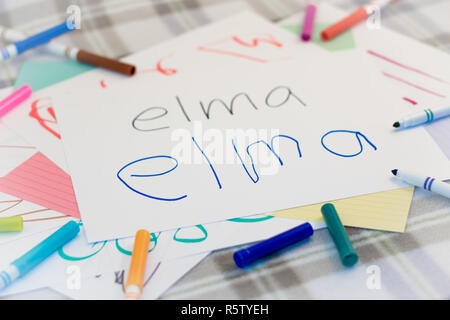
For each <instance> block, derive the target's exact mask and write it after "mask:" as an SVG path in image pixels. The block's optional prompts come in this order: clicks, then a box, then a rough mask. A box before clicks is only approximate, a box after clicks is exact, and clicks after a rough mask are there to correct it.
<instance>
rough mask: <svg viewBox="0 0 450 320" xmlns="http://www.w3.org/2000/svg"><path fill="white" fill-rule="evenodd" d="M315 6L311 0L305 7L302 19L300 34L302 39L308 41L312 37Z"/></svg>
mask: <svg viewBox="0 0 450 320" xmlns="http://www.w3.org/2000/svg"><path fill="white" fill-rule="evenodd" d="M316 8H317V7H316V5H315V3H314V1H311V2H310V3H309V4H308V6H307V7H306V12H305V19H304V20H303V28H302V33H301V35H300V38H301V39H302V40H303V41H309V40H310V39H311V37H312V33H313V28H314V19H315V16H316Z"/></svg>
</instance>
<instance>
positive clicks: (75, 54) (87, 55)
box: [0, 26, 136, 76]
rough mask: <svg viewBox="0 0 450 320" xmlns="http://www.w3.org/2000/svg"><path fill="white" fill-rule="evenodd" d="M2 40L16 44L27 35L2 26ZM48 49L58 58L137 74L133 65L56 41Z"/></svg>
mask: <svg viewBox="0 0 450 320" xmlns="http://www.w3.org/2000/svg"><path fill="white" fill-rule="evenodd" d="M0 38H2V39H4V40H6V41H12V42H15V41H20V40H23V39H25V38H26V35H25V34H24V33H22V32H19V31H16V30H12V29H8V28H5V27H2V26H0ZM46 48H47V50H48V51H49V52H51V53H53V54H55V55H58V56H63V57H66V58H68V59H70V60H75V61H79V62H82V63H86V64H90V65H93V66H96V67H100V68H103V69H108V70H111V71H116V72H119V73H122V74H126V75H129V76H132V75H133V74H135V73H136V67H135V66H133V65H131V64H128V63H124V62H121V61H119V60H114V59H110V58H106V57H102V56H99V55H96V54H94V53H91V52H88V51H85V50H81V49H78V48H71V47H68V46H66V45H62V44H59V43H57V42H54V41H52V42H50V43H48V44H47V45H46Z"/></svg>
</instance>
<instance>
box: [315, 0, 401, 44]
mask: <svg viewBox="0 0 450 320" xmlns="http://www.w3.org/2000/svg"><path fill="white" fill-rule="evenodd" d="M394 1H396V0H378V1H372V2H371V3H369V4H368V5H366V6H364V7H360V8H359V9H357V10H356V11H354V12H353V13H351V14H350V15H349V16H347V17H345V18H344V19H342V20H340V21H338V22H337V23H335V24H333V25H332V26H330V27H328V28H326V29H325V30H323V31H322V32H321V33H320V37H321V38H322V40H323V41H329V40H331V39H333V38H335V37H336V36H338V35H339V34H341V33H342V32H344V31H346V30H348V29H350V28H352V27H353V26H355V25H357V24H358V23H360V22H361V21H364V20H365V19H367V17H369V16H370V15H371V14H373V13H374V11H375V10H376V9H378V10H379V9H381V8H383V7H385V6H387V5H388V4H390V3H392V2H394Z"/></svg>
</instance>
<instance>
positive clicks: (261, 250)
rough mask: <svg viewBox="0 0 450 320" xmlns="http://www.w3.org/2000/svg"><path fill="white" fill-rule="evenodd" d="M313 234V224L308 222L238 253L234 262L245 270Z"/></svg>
mask: <svg viewBox="0 0 450 320" xmlns="http://www.w3.org/2000/svg"><path fill="white" fill-rule="evenodd" d="M313 233H314V229H313V228H312V226H311V224H310V223H308V222H306V223H304V224H302V225H299V226H297V227H295V228H292V229H290V230H287V231H285V232H283V233H280V234H278V235H276V236H273V237H271V238H269V239H267V240H263V241H261V242H259V243H257V244H255V245H253V246H250V247H248V248H245V249H242V250H239V251H236V252H235V253H234V254H233V259H234V262H235V263H236V265H237V266H238V267H239V268H244V267H246V266H248V265H250V264H251V263H253V262H254V261H256V260H258V259H261V258H263V257H265V256H267V255H269V254H271V253H274V252H277V251H279V250H281V249H284V248H286V247H288V246H290V245H292V244H294V243H297V242H300V241H302V240H305V239H307V238H309V237H310V236H312V235H313Z"/></svg>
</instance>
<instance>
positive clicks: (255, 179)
mask: <svg viewBox="0 0 450 320" xmlns="http://www.w3.org/2000/svg"><path fill="white" fill-rule="evenodd" d="M275 138H287V139H290V140H292V141H294V142H295V143H296V145H297V150H298V154H299V158H301V157H302V153H301V151H300V145H299V143H298V141H297V140H296V139H294V138H292V137H290V136H287V135H284V134H279V135H276V136H273V137H272V139H271V141H270V146H269V144H268V143H267V142H265V141H264V140H258V141H255V142H253V143H251V144H249V145H248V146H247V154H248V156H249V157H250V161H251V163H252V168H253V173H254V174H255V176H256V178H253V177H252V175H251V174H250V172H249V171H248V170H247V167H246V166H245V164H244V161H243V160H242V157H241V155H240V154H239V152H238V151H237V148H236V145H235V143H234V140H231V142H232V144H233V148H234V151H235V152H236V154H237V156H238V158H239V160H240V161H241V164H242V167H243V168H244V170H245V172H246V173H247V175H248V176H249V177H250V179H251V180H252V181H253V183H257V182H258V181H259V175H258V172H256V168H255V163H254V161H253V157H252V155H251V154H250V147H251V146H253V145H255V144H257V143H263V144H265V145H266V146H267V148H268V149H269V150H270V151H271V152H272V153H273V154H274V156H275V157H277V159H278V161H279V162H280V165H281V166H283V165H284V163H283V160H281V158H280V156H279V155H278V154H277V153H276V152H275V151H274V150H273V140H274V139H275Z"/></svg>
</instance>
